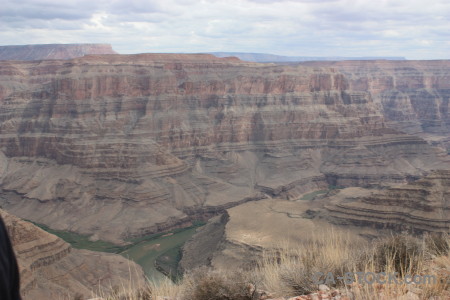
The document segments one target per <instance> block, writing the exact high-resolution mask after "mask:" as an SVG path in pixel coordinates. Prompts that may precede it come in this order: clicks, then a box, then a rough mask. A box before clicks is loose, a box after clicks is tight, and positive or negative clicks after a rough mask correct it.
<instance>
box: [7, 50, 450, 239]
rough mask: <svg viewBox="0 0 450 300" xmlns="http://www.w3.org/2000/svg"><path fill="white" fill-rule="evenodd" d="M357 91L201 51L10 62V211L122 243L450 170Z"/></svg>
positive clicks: (311, 71)
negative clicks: (243, 207) (244, 209)
mask: <svg viewBox="0 0 450 300" xmlns="http://www.w3.org/2000/svg"><path fill="white" fill-rule="evenodd" d="M415 64H416V63H415ZM444 65H445V64H444ZM405 72H406V71H405ZM442 74H443V73H442ZM442 74H441V73H438V74H436V76H437V77H439V76H441V75H442ZM442 76H443V78H444V79H445V78H446V77H445V76H446V75H445V74H444V75H442ZM444 79H437V80H438V81H439V82H440V81H443V80H444ZM352 80H353V79H352V77H351V76H349V75H346V74H345V73H343V72H340V71H338V70H336V68H329V67H316V66H311V67H309V66H303V65H300V66H276V65H264V64H257V63H247V62H242V61H239V60H238V59H236V58H225V59H220V58H216V57H214V56H211V55H202V54H197V55H182V54H173V55H171V54H142V55H107V56H86V57H83V58H78V59H73V60H69V61H56V60H55V61H39V62H2V63H1V64H0V107H1V109H0V150H1V152H0V161H1V164H0V184H1V188H2V190H3V193H2V195H0V204H1V205H3V206H4V207H6V208H7V209H8V210H10V211H12V212H14V213H15V214H17V215H19V216H21V217H24V218H27V219H31V220H34V221H37V222H40V223H44V224H47V225H50V226H51V227H53V228H55V229H62V230H71V231H76V232H79V233H83V234H90V235H93V236H92V238H93V239H97V238H102V239H107V240H111V241H115V242H121V241H123V239H124V238H127V237H133V236H139V235H143V234H148V233H154V232H158V231H161V230H166V229H170V228H174V227H180V226H186V225H188V224H190V222H192V220H195V219H199V218H207V217H210V216H211V215H213V214H218V213H221V212H223V211H224V210H225V209H226V208H229V207H231V206H234V205H237V204H242V203H245V202H248V201H252V200H260V199H264V198H267V197H282V198H286V199H296V198H297V197H299V195H301V194H302V193H304V192H307V191H308V190H314V189H320V188H324V187H327V186H328V185H329V184H332V185H343V186H350V185H361V186H365V185H379V184H384V183H392V182H407V181H408V180H412V179H414V178H418V177H419V176H421V175H422V174H424V173H426V172H428V171H429V170H431V169H436V168H446V167H447V166H448V161H447V156H446V153H445V151H443V150H442V149H436V148H432V147H430V146H429V145H428V144H427V143H426V142H425V141H424V140H423V139H420V138H418V137H414V136H409V135H406V134H402V133H400V132H398V131H396V130H393V129H390V128H388V127H387V126H386V124H385V121H384V117H383V110H382V109H381V108H380V106H379V105H378V104H377V103H376V102H374V96H373V95H372V92H371V91H370V90H367V91H365V90H364V89H363V88H360V89H357V88H354V86H355V84H354V83H353V81H352Z"/></svg>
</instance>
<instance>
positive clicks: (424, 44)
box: [0, 0, 450, 59]
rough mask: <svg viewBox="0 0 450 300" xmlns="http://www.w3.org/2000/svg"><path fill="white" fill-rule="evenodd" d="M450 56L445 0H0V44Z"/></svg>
mask: <svg viewBox="0 0 450 300" xmlns="http://www.w3.org/2000/svg"><path fill="white" fill-rule="evenodd" d="M49 43H110V44H112V46H113V48H114V49H115V50H116V51H118V52H119V53H142V52H211V51H235V52H262V53H273V54H280V55H298V56H404V57H406V58H408V59H437V58H447V59H448V58H450V1H449V0H291V1H289V0H286V1H285V0H221V1H219V0H217V1H215V0H147V1H144V0H126V1H124V0H117V1H115V0H76V1H75V0H1V4H0V45H20V44H49Z"/></svg>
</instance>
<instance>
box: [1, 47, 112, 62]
mask: <svg viewBox="0 0 450 300" xmlns="http://www.w3.org/2000/svg"><path fill="white" fill-rule="evenodd" d="M88 54H117V52H116V51H114V50H113V49H112V47H111V45H109V44H42V45H14V46H0V60H42V59H71V58H76V57H81V56H84V55H88Z"/></svg>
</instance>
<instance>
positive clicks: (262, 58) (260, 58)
mask: <svg viewBox="0 0 450 300" xmlns="http://www.w3.org/2000/svg"><path fill="white" fill-rule="evenodd" d="M208 54H212V55H215V56H217V57H227V56H235V57H238V58H239V59H241V60H245V61H253V62H277V63H283V62H300V61H324V60H325V61H339V60H383V59H384V60H405V58H404V57H401V56H398V57H397V56H386V57H385V56H364V57H343V56H316V57H312V56H282V55H275V54H267V53H246V52H208Z"/></svg>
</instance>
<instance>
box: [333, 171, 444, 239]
mask: <svg viewBox="0 0 450 300" xmlns="http://www.w3.org/2000/svg"><path fill="white" fill-rule="evenodd" d="M449 196H450V171H449V170H439V171H434V172H432V173H431V174H429V175H428V176H426V177H424V178H422V179H420V180H417V181H414V182H412V183H409V184H405V185H399V186H394V187H391V188H389V189H387V190H382V191H373V190H366V189H362V188H348V189H344V190H343V191H341V192H339V193H338V194H337V195H336V196H333V197H331V200H330V202H331V203H330V204H328V205H326V209H327V210H328V212H329V215H330V218H331V220H332V221H333V222H335V223H338V224H354V225H358V226H373V227H376V228H390V229H394V230H396V231H409V232H411V233H422V232H441V233H449V232H450V200H449V199H450V198H449Z"/></svg>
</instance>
